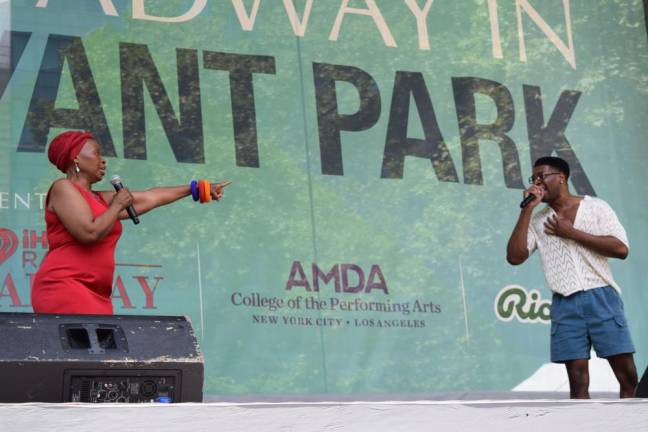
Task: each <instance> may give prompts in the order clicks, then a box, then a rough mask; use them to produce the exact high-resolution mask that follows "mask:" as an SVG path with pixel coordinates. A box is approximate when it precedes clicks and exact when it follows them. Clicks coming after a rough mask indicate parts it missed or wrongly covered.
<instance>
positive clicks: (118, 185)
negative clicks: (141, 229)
mask: <svg viewBox="0 0 648 432" xmlns="http://www.w3.org/2000/svg"><path fill="white" fill-rule="evenodd" d="M110 183H112V185H113V187H114V188H115V191H117V192H119V191H120V190H122V189H124V185H123V184H122V180H121V177H119V176H118V175H117V174H115V175H114V176H112V177H111V178H110ZM126 212H127V213H128V216H129V217H130V218H131V220H132V221H133V223H134V224H135V225H137V224H138V223H139V222H140V221H139V217H138V216H137V212H136V211H135V208H134V207H133V205H132V204H131V205H129V206H128V207H126Z"/></svg>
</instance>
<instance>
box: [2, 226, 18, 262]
mask: <svg viewBox="0 0 648 432" xmlns="http://www.w3.org/2000/svg"><path fill="white" fill-rule="evenodd" d="M17 247H18V236H16V234H15V233H14V232H13V231H11V230H10V229H7V228H0V264H2V263H3V262H5V261H7V260H8V259H9V257H10V256H11V255H13V253H14V252H16V248H17Z"/></svg>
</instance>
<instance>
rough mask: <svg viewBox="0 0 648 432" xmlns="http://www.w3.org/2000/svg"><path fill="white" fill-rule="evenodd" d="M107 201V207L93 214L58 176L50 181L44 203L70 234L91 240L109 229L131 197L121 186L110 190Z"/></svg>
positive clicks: (73, 189)
mask: <svg viewBox="0 0 648 432" xmlns="http://www.w3.org/2000/svg"><path fill="white" fill-rule="evenodd" d="M108 202H109V203H110V204H109V206H108V209H107V210H106V211H105V212H104V213H102V214H101V215H100V216H99V217H96V218H95V217H94V215H93V214H92V210H90V207H89V206H88V203H87V202H86V201H85V198H84V197H83V196H82V195H81V192H79V191H78V190H77V189H76V187H74V185H73V184H72V183H71V182H70V181H69V180H67V179H62V180H57V181H56V182H54V184H53V185H52V188H51V190H50V193H49V200H48V205H47V207H48V209H49V210H50V211H52V212H54V213H55V214H56V216H58V218H59V219H60V221H61V223H63V225H64V226H65V228H66V229H67V230H68V232H69V233H70V234H71V235H72V237H74V238H75V239H76V240H78V241H79V242H81V243H93V242H96V241H98V240H101V239H102V238H104V237H105V236H106V234H108V233H109V232H110V230H111V229H112V227H113V225H114V224H115V222H116V221H117V219H118V218H119V214H120V213H121V212H122V211H123V210H124V209H125V208H126V207H128V206H129V205H130V203H131V202H132V197H131V195H130V193H129V192H128V190H126V189H123V190H122V191H120V193H113V197H112V198H111V200H110V201H108Z"/></svg>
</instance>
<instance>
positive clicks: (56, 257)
mask: <svg viewBox="0 0 648 432" xmlns="http://www.w3.org/2000/svg"><path fill="white" fill-rule="evenodd" d="M72 184H74V185H75V186H76V188H77V189H78V190H79V192H80V193H81V195H82V196H83V198H84V199H85V200H86V202H87V203H88V206H90V209H91V210H92V214H93V215H94V217H95V218H96V217H98V216H100V215H101V214H102V213H104V212H105V211H106V209H107V208H108V203H106V201H104V199H103V198H102V197H101V195H99V194H98V193H96V192H90V191H87V190H85V189H83V188H82V187H81V186H79V185H77V184H76V183H72ZM48 198H49V196H48ZM45 223H46V224H47V241H48V243H49V251H48V252H47V254H46V255H45V257H44V258H43V262H42V263H41V265H40V268H39V269H38V271H37V272H36V275H35V276H34V283H33V285H32V293H31V301H32V307H33V308H34V312H36V313H59V314H100V315H112V313H113V307H112V299H111V293H112V282H113V273H114V271H115V247H116V245H117V240H119V236H120V235H121V232H122V226H121V223H120V222H119V221H117V222H115V224H114V225H113V227H112V229H111V230H110V232H109V233H108V234H107V235H106V236H105V237H104V238H102V239H101V240H99V241H97V242H95V243H87V244H84V243H81V242H79V241H78V240H76V239H75V238H74V237H72V235H71V234H70V233H69V232H68V231H67V229H66V228H65V226H64V225H63V223H62V222H61V221H60V220H59V218H58V216H56V213H54V212H51V211H49V210H47V207H46V209H45Z"/></svg>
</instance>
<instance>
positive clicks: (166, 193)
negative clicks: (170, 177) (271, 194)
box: [101, 181, 231, 219]
mask: <svg viewBox="0 0 648 432" xmlns="http://www.w3.org/2000/svg"><path fill="white" fill-rule="evenodd" d="M230 183H231V182H230V181H223V182H219V183H212V184H211V196H212V199H215V200H220V199H221V198H222V197H223V188H224V187H225V186H227V185H229V184H230ZM130 193H131V194H132V195H133V207H134V208H135V211H136V212H137V214H138V215H142V214H144V213H147V212H149V211H151V210H153V209H155V208H158V207H162V206H164V205H167V204H171V203H173V202H175V201H178V200H179V199H182V198H184V197H186V196H189V195H191V187H190V186H189V185H185V186H162V187H156V188H152V189H148V190H145V191H131V192H130ZM101 195H102V196H103V198H104V199H105V200H106V201H107V202H110V200H111V199H112V197H113V196H114V195H115V192H112V191H103V192H101ZM119 218H120V219H127V218H128V213H126V211H122V212H121V213H120V214H119Z"/></svg>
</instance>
